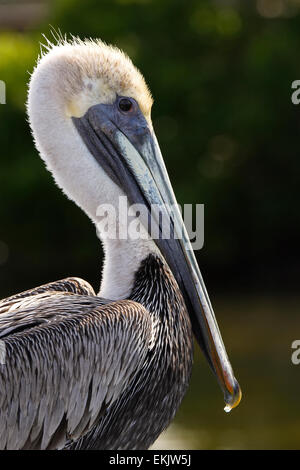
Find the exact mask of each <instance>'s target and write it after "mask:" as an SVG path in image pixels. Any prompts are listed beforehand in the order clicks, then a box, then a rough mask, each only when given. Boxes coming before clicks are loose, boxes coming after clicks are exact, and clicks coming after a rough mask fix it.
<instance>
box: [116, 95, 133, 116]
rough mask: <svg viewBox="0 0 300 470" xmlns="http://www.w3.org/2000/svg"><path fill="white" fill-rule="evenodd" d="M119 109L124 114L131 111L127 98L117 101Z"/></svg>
mask: <svg viewBox="0 0 300 470" xmlns="http://www.w3.org/2000/svg"><path fill="white" fill-rule="evenodd" d="M119 108H120V110H121V111H123V112H124V113H127V112H128V111H130V110H131V108H132V102H131V101H130V100H129V99H128V98H122V99H121V100H120V101H119Z"/></svg>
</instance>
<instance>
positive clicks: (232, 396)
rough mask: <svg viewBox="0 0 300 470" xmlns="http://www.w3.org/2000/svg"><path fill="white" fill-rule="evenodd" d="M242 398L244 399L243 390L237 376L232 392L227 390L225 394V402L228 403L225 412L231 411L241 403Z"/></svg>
mask: <svg viewBox="0 0 300 470" xmlns="http://www.w3.org/2000/svg"><path fill="white" fill-rule="evenodd" d="M241 399H242V390H241V387H240V385H239V383H238V381H237V380H236V378H234V383H233V387H232V392H231V393H229V392H227V393H226V394H225V403H226V406H225V408H224V411H225V413H229V412H230V411H231V410H232V409H233V408H236V407H237V406H238V405H239V403H240V401H241Z"/></svg>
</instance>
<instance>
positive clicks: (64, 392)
mask: <svg viewBox="0 0 300 470" xmlns="http://www.w3.org/2000/svg"><path fill="white" fill-rule="evenodd" d="M43 295H44V294H37V296H36V298H35V309H36V311H37V310H38V311H39V314H41V312H42V313H43V314H42V316H43V317H44V318H50V317H51V315H50V312H52V317H51V321H48V322H44V323H41V324H38V325H37V326H35V327H33V328H30V329H28V330H25V331H21V332H16V333H14V334H9V335H5V336H3V340H4V342H5V346H6V363H5V364H4V365H1V364H0V448H1V449H5V448H6V449H21V448H41V449H46V448H53V447H56V446H58V447H59V448H61V447H63V446H64V444H65V443H66V441H67V440H69V439H71V440H77V439H78V438H79V437H81V436H82V435H83V434H85V433H86V432H87V431H88V430H90V429H91V427H92V426H93V425H94V424H95V423H96V420H97V419H98V418H99V417H100V415H101V413H103V411H104V410H105V409H106V407H107V406H109V405H110V404H111V403H112V402H113V401H114V400H116V399H117V397H118V396H119V394H120V393H122V391H123V390H125V388H126V387H128V386H129V384H130V381H131V380H132V378H133V377H134V375H135V373H136V372H137V371H138V370H139V369H140V368H141V367H142V366H143V362H144V359H145V356H146V354H147V351H148V346H149V342H150V339H151V328H152V324H151V318H150V316H149V313H148V312H147V310H145V309H144V308H143V307H142V306H141V305H140V304H137V303H135V302H132V301H119V302H114V303H111V304H108V305H102V301H101V299H99V298H97V297H89V296H81V295H74V294H70V295H65V294H63V293H60V294H57V293H56V294H55V296H54V298H51V296H49V297H48V298H47V302H45V298H44V297H43ZM40 296H42V297H40ZM83 305H84V308H83V307H82V306H83ZM31 308H33V307H31ZM54 312H58V313H57V314H56V315H53V314H54ZM67 312H68V313H67ZM27 313H28V312H27ZM0 318H1V317H0ZM0 331H1V321H0Z"/></svg>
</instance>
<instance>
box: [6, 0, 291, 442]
mask: <svg viewBox="0 0 300 470" xmlns="http://www.w3.org/2000/svg"><path fill="white" fill-rule="evenodd" d="M50 25H52V26H53V27H54V28H60V29H61V31H62V32H63V33H72V34H74V35H79V36H80V37H81V38H84V37H100V38H102V39H103V40H105V41H106V42H109V43H113V44H116V45H117V46H119V47H120V48H122V49H124V50H125V51H126V52H127V53H128V54H129V55H130V57H131V58H132V59H133V61H134V63H135V64H136V65H137V66H138V67H139V68H140V69H141V71H142V72H143V74H144V75H145V77H146V80H147V81H148V83H149V86H150V88H151V90H152V93H153V96H154V99H155V104H154V107H153V113H152V117H153V122H154V127H155V130H156V134H157V136H158V140H159V142H160V145H161V148H162V152H163V155H164V157H165V160H166V164H167V167H168V170H169V174H170V178H171V181H172V183H173V185H174V189H175V192H176V195H177V197H178V201H179V202H180V203H204V204H205V246H204V248H203V249H202V250H201V251H200V252H198V254H197V256H198V261H199V264H200V268H201V270H202V273H203V275H204V278H205V280H206V284H207V287H208V290H209V292H210V295H211V298H212V301H213V304H214V306H215V311H216V314H217V318H218V321H219V325H220V328H221V331H222V333H223V338H224V342H225V344H226V346H227V351H228V353H229V356H230V358H231V362H232V364H233V366H234V369H235V372H236V375H237V377H238V379H239V381H240V383H241V386H242V388H243V391H244V397H243V401H242V403H241V405H240V406H239V408H238V409H236V410H234V411H233V412H232V413H230V414H229V415H226V414H225V413H224V412H223V410H222V407H223V401H222V396H221V393H220V390H219V387H218V385H217V383H216V381H215V379H214V378H213V377H212V374H211V373H210V371H209V369H208V367H207V365H206V364H205V362H204V360H203V358H202V356H201V355H200V353H199V352H198V351H197V354H196V359H195V366H194V373H193V378H192V383H191V387H190V389H189V392H188V394H187V396H186V398H185V400H184V402H183V405H182V406H181V408H180V411H179V412H178V414H177V417H176V419H175V421H174V424H173V425H172V426H171V427H170V428H169V430H168V431H167V432H166V433H165V434H163V435H162V436H161V438H160V439H159V440H158V441H157V443H156V444H155V446H156V448H186V449H188V448H190V449H192V448H194V449H202V448H203V449H222V448H233V449H234V448H242V449H243V448H244V449H249V448H250V449H251V448H252V449H253V448H268V449H276V448H277V449H279V448H299V447H300V445H299V444H300V398H299V392H300V381H299V374H300V365H299V366H298V367H297V366H295V365H293V364H292V363H291V352H292V350H291V343H292V341H293V340H294V339H298V338H300V318H299V309H300V297H299V287H298V284H299V257H298V239H299V231H298V227H299V225H300V211H299V208H298V204H299V201H300V195H299V175H300V158H299V131H300V106H299V107H297V106H295V105H293V104H292V102H291V93H292V89H291V83H292V81H294V80H296V79H300V55H299V51H300V0H257V1H248V2H246V1H245V0H231V1H230V0H227V1H225V0H219V1H217V0H215V1H211V0H210V1H206V0H201V1H200V0H188V1H187V0H86V1H81V0H57V1H52V2H51V1H46V0H45V1H42V0H40V1H36V0H23V1H21V0H19V1H15V0H9V1H3V0H0V80H3V81H5V83H6V87H7V98H6V99H7V104H6V105H0V126H1V132H0V145H1V146H0V198H1V199H0V200H1V203H0V220H1V226H0V296H1V297H5V296H9V295H11V294H13V293H15V292H18V291H21V290H25V289H28V288H31V287H34V286H37V285H39V284H42V283H45V282H48V281H50V280H56V279H60V278H63V277H66V276H70V275H75V276H80V277H83V278H85V279H87V280H88V281H89V282H91V284H92V285H93V286H94V287H95V288H98V287H99V283H100V264H101V257H102V251H101V247H100V246H99V243H98V241H97V239H96V236H95V230H94V227H93V226H92V225H91V223H90V222H89V220H88V219H87V217H86V216H85V215H84V214H82V213H81V212H80V210H79V209H78V208H77V207H76V206H75V205H74V204H73V203H72V202H70V201H68V200H67V199H66V198H65V197H64V196H63V195H62V193H61V192H60V191H59V190H58V189H57V188H56V187H55V185H54V184H53V181H52V179H51V177H50V175H49V174H48V172H47V171H46V170H45V168H44V166H43V163H42V161H41V160H40V158H39V157H38V154H37V151H36V150H35V148H34V145H33V142H32V138H31V135H30V131H29V127H28V124H27V122H26V114H25V102H26V89H27V82H28V79H29V72H31V71H32V69H33V66H34V63H35V60H36V58H37V55H38V53H39V42H40V41H43V37H42V33H45V34H46V35H47V36H48V37H51V32H50Z"/></svg>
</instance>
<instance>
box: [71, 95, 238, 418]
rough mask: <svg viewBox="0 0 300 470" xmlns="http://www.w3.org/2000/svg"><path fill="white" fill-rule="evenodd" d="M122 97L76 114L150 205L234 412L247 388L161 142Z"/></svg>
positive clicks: (110, 170)
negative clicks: (167, 232) (122, 104)
mask: <svg viewBox="0 0 300 470" xmlns="http://www.w3.org/2000/svg"><path fill="white" fill-rule="evenodd" d="M120 99H122V98H121V97H117V99H116V102H115V103H114V104H111V105H106V104H98V105H95V106H92V107H91V108H90V109H89V110H88V111H87V112H86V114H85V115H84V116H83V117H81V118H73V122H74V124H75V126H76V128H77V130H78V132H79V133H80V135H81V137H82V139H83V140H84V142H85V144H86V146H87V147H88V149H89V150H90V152H91V153H92V155H93V156H94V158H95V159H96V160H97V161H98V162H99V164H100V165H101V166H102V168H103V169H104V170H105V171H106V173H107V174H108V176H109V177H110V178H111V179H112V180H113V181H114V182H115V183H116V184H118V185H119V186H120V187H121V188H122V190H123V191H124V192H125V194H126V195H127V197H128V199H129V201H130V202H131V203H132V204H133V203H134V204H136V203H139V204H144V205H145V206H146V208H147V214H148V220H143V221H142V222H143V224H144V225H145V227H147V228H148V232H149V233H150V229H151V233H153V228H154V229H155V233H157V231H158V232H159V234H160V236H159V237H157V239H155V240H154V241H155V243H156V244H157V246H158V248H159V250H160V252H161V254H162V255H163V256H164V258H165V259H166V261H167V263H168V265H169V267H170V269H171V271H172V273H173V275H174V277H175V279H176V281H177V283H178V285H179V288H180V290H181V292H182V294H183V297H184V300H185V302H186V305H187V309H188V312H189V315H190V318H191V323H192V327H193V332H194V334H195V337H196V339H197V341H198V343H199V345H200V347H201V349H202V350H203V353H204V355H205V357H206V358H207V360H208V363H209V365H210V366H211V368H212V370H213V372H214V373H215V375H216V377H217V380H218V382H219V384H220V386H221V388H222V390H223V392H224V399H225V403H226V406H225V408H224V409H225V411H230V410H231V409H232V408H234V407H236V406H237V405H238V404H239V402H240V400H241V389H240V386H239V384H238V382H237V380H236V379H235V377H234V374H233V371H232V368H231V365H230V362H229V359H228V357H227V353H226V350H225V347H224V344H223V341H222V337H221V334H220V331H219V328H218V325H217V321H216V318H215V315H214V311H213V308H212V305H211V302H210V300H209V297H208V294H207V291H206V288H205V285H204V282H203V279H202V276H201V273H200V270H199V267H198V264H197V261H196V258H195V255H194V252H193V249H192V247H191V243H190V240H189V237H188V235H187V232H186V229H185V226H184V223H183V220H182V217H181V213H180V211H179V209H178V206H177V202H176V198H175V195H174V193H173V190H172V186H171V183H170V180H169V177H168V173H167V170H166V167H165V164H164V161H163V158H162V155H161V152H160V149H159V145H158V142H157V140H156V137H155V134H154V132H153V130H152V128H151V125H149V123H148V122H147V120H146V119H145V117H144V115H143V114H142V113H141V111H140V109H139V106H138V104H137V103H136V101H135V100H133V99H131V101H132V103H133V109H131V111H130V112H129V113H122V112H121V111H120V109H119V107H118V103H119V101H120ZM153 205H156V207H157V206H159V207H160V210H161V214H162V217H163V218H166V219H167V220H170V221H171V222H170V223H171V225H172V234H173V236H170V237H164V236H163V235H164V234H163V233H162V223H161V220H162V219H161V216H160V217H158V218H157V219H155V216H154V217H153V212H152V214H151V207H152V206H153ZM170 208H171V209H172V210H171V209H170ZM153 219H154V220H153ZM150 227H151V228H150Z"/></svg>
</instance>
